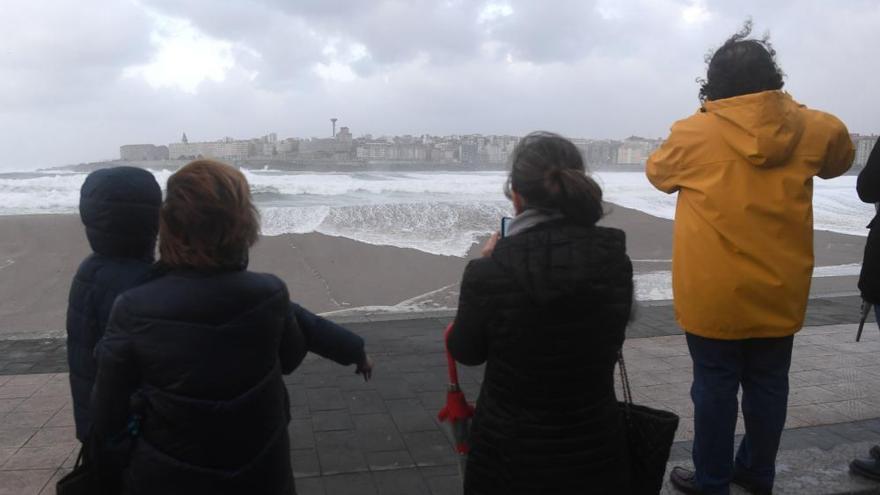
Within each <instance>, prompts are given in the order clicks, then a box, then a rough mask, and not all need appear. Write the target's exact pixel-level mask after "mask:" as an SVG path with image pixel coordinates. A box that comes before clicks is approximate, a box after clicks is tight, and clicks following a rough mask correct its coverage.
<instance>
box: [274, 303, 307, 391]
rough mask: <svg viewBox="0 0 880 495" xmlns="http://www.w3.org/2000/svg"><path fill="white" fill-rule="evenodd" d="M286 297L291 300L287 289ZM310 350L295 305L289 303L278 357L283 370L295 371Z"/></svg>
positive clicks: (286, 371) (287, 371)
mask: <svg viewBox="0 0 880 495" xmlns="http://www.w3.org/2000/svg"><path fill="white" fill-rule="evenodd" d="M284 298H285V299H286V300H289V297H288V295H287V291H286V290H285V291H284ZM307 352H308V345H307V344H306V338H305V336H304V335H303V332H302V329H301V328H300V326H299V322H298V321H297V317H296V314H295V313H294V310H293V305H292V304H288V306H287V312H286V314H285V315H284V330H283V332H282V333H281V347H280V349H279V350H278V357H279V359H280V360H281V372H282V373H284V374H285V375H286V374H289V373H293V370H295V369H296V368H297V366H299V365H300V363H302V360H303V359H304V358H305V357H306V353H307Z"/></svg>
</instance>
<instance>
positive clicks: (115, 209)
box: [79, 167, 162, 261]
mask: <svg viewBox="0 0 880 495" xmlns="http://www.w3.org/2000/svg"><path fill="white" fill-rule="evenodd" d="M161 204H162V190H161V188H160V187H159V184H158V183H157V182H156V179H155V178H154V177H153V174H151V173H150V172H147V171H146V170H143V169H140V168H135V167H114V168H107V169H102V170H97V171H95V172H92V173H91V174H89V176H88V177H86V180H85V182H84V183H83V185H82V189H80V198H79V215H80V218H81V219H82V222H83V225H85V227H86V237H88V239H89V245H91V247H92V250H93V251H94V252H96V253H99V254H103V255H106V256H113V257H125V258H142V259H148V260H150V261H152V259H153V251H154V249H155V247H156V236H157V235H158V232H159V207H160V206H161Z"/></svg>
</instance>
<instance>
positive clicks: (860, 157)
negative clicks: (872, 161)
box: [850, 134, 877, 168]
mask: <svg viewBox="0 0 880 495" xmlns="http://www.w3.org/2000/svg"><path fill="white" fill-rule="evenodd" d="M850 137H851V138H852V140H853V144H854V145H855V147H856V157H855V159H854V160H853V167H855V168H863V167H864V166H865V164H866V163H868V157H869V156H870V155H871V150H873V149H874V144H875V143H876V142H877V136H874V135H870V136H861V135H859V134H851V135H850Z"/></svg>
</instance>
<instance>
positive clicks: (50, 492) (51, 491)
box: [40, 468, 71, 495]
mask: <svg viewBox="0 0 880 495" xmlns="http://www.w3.org/2000/svg"><path fill="white" fill-rule="evenodd" d="M70 471H71V469H68V468H59V469H57V470H56V471H55V473H54V474H52V477H51V478H49V481H47V482H46V486H44V487H43V490H42V491H41V492H40V495H55V494H56V489H55V485H56V483H58V481H59V480H60V479H61V478H63V477H64V476H65V475H66V474H67V473H69V472H70Z"/></svg>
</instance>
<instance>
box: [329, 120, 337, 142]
mask: <svg viewBox="0 0 880 495" xmlns="http://www.w3.org/2000/svg"><path fill="white" fill-rule="evenodd" d="M337 120H339V119H337V118H336V117H333V118H332V119H330V122H332V123H333V137H336V121H337Z"/></svg>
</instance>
